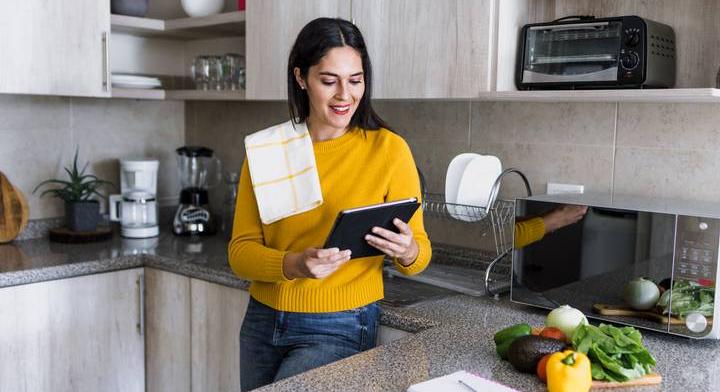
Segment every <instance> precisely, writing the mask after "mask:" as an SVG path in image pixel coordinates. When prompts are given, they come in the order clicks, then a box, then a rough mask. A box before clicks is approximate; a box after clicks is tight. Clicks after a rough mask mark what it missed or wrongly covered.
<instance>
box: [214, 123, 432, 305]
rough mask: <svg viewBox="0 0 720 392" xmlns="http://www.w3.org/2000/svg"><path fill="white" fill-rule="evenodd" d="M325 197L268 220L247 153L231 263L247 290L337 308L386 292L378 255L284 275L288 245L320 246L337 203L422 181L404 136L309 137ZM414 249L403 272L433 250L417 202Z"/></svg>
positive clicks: (409, 193)
mask: <svg viewBox="0 0 720 392" xmlns="http://www.w3.org/2000/svg"><path fill="white" fill-rule="evenodd" d="M313 149H314V151H315V161H316V165H317V170H318V174H319V177H320V187H321V189H322V196H323V204H322V205H321V206H320V207H317V208H315V209H313V210H310V211H307V212H304V213H301V214H298V215H293V216H290V217H288V218H285V219H282V220H280V221H277V222H274V223H272V224H269V225H264V224H262V222H261V221H260V216H259V213H258V208H257V202H256V200H255V194H254V193H253V189H252V184H251V179H250V173H249V170H248V165H247V161H246V162H244V163H243V167H242V172H241V175H240V184H239V186H238V197H237V208H236V210H235V211H236V212H235V219H234V222H233V234H232V239H231V240H230V244H229V247H228V257H229V262H230V267H231V268H232V270H233V271H234V272H235V274H237V275H238V276H239V277H241V278H244V279H248V280H250V281H252V283H251V284H250V294H251V295H252V297H253V298H255V299H256V300H257V301H259V302H261V303H263V304H265V305H268V306H270V307H272V308H274V309H277V310H282V311H294V312H336V311H341V310H348V309H352V308H356V307H359V306H364V305H367V304H369V303H372V302H374V301H377V300H379V299H382V298H383V284H382V263H383V256H374V257H365V258H358V259H352V260H350V261H349V262H347V263H346V264H344V265H343V266H342V267H340V268H339V269H338V270H337V271H335V272H334V273H333V274H332V275H330V276H328V277H326V278H324V279H309V278H303V279H292V280H289V279H287V278H286V277H285V276H284V275H283V272H282V266H283V258H284V257H285V255H286V254H287V253H288V252H302V251H303V250H305V249H306V248H309V247H315V248H320V247H322V245H323V243H324V242H325V239H326V237H327V235H328V233H329V232H330V229H331V228H332V224H333V222H334V220H335V217H336V215H337V213H338V212H339V211H340V210H343V209H348V208H353V207H360V206H364V205H369V204H376V203H382V202H385V201H392V200H398V199H403V198H408V197H417V198H418V200H420V197H421V195H420V181H419V179H418V175H417V171H416V168H415V162H414V160H413V157H412V154H411V152H410V148H409V147H408V145H407V143H405V141H404V140H403V139H402V138H401V137H400V136H398V135H396V134H394V133H392V132H390V131H388V130H385V129H380V130H378V131H364V130H360V129H353V130H351V131H348V132H347V133H345V134H344V135H343V136H340V137H338V138H335V139H332V140H327V141H322V142H317V143H313ZM409 224H410V227H411V228H412V231H413V233H414V238H415V240H416V241H417V243H418V247H419V254H418V257H417V259H416V260H415V262H414V263H412V264H410V265H409V266H407V267H404V266H402V265H401V264H400V263H398V262H397V261H396V262H395V268H397V269H398V270H399V271H400V272H402V273H404V274H407V275H413V274H417V273H419V272H420V271H422V270H423V269H425V267H426V266H427V265H428V262H429V261H430V257H431V255H432V250H431V247H430V240H429V239H428V236H427V233H426V232H425V228H424V225H423V216H422V211H421V210H418V211H417V212H416V213H415V215H414V216H413V218H412V219H411V220H410V222H409Z"/></svg>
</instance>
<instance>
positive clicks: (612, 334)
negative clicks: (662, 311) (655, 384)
mask: <svg viewBox="0 0 720 392" xmlns="http://www.w3.org/2000/svg"><path fill="white" fill-rule="evenodd" d="M572 345H573V347H574V348H575V350H576V351H579V352H582V353H585V354H587V356H588V358H590V362H591V372H592V377H593V379H594V380H604V381H619V382H623V381H628V380H633V379H636V378H640V377H642V376H644V375H646V374H649V373H651V372H652V369H653V368H654V367H655V358H653V356H652V355H651V354H650V352H648V350H647V348H645V346H643V344H642V335H641V334H640V332H639V331H638V330H637V329H635V328H633V327H623V328H617V327H613V326H612V325H607V324H600V326H599V327H595V326H592V325H581V326H579V327H578V328H577V329H576V330H575V333H574V334H573V337H572Z"/></svg>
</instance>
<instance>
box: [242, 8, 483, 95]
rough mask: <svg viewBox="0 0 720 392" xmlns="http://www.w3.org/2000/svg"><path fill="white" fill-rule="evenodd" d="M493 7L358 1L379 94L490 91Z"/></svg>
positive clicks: (375, 89)
mask: <svg viewBox="0 0 720 392" xmlns="http://www.w3.org/2000/svg"><path fill="white" fill-rule="evenodd" d="M493 10H494V7H493V0H452V1H444V2H440V3H439V2H437V1H435V0H392V1H387V0H362V1H353V3H352V17H353V19H354V20H355V23H356V24H357V26H358V27H359V28H360V31H362V33H363V36H364V38H365V43H366V45H367V47H368V50H369V52H370V59H371V60H372V64H373V98H475V97H478V96H479V94H480V93H481V92H484V91H490V89H491V85H492V83H491V82H492V77H493V74H492V71H491V65H492V56H491V48H492V45H491V42H492V36H493V32H494V28H493V23H494V17H493ZM248 33H249V34H252V32H251V31H250V30H248Z"/></svg>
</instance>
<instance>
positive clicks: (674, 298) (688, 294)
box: [657, 279, 715, 318]
mask: <svg viewBox="0 0 720 392" xmlns="http://www.w3.org/2000/svg"><path fill="white" fill-rule="evenodd" d="M714 300H715V288H714V287H708V286H702V285H700V284H699V283H697V282H693V281H689V280H683V279H680V280H676V281H675V282H674V283H673V287H672V289H670V290H667V291H665V292H664V293H663V295H661V296H660V299H659V300H658V303H657V305H658V306H659V307H661V308H662V310H663V314H671V315H673V316H680V317H681V318H684V317H685V316H686V315H687V314H688V313H693V312H697V313H700V314H702V315H703V316H712V315H713V308H714V307H715V302H714Z"/></svg>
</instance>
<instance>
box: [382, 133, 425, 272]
mask: <svg viewBox="0 0 720 392" xmlns="http://www.w3.org/2000/svg"><path fill="white" fill-rule="evenodd" d="M388 159H389V160H392V162H390V163H389V167H388V169H389V170H390V173H391V174H390V182H389V186H388V193H387V195H386V196H385V200H387V201H393V200H399V199H405V198H409V197H416V198H417V199H418V200H419V201H422V194H421V191H420V178H419V176H418V174H417V167H416V166H415V160H414V159H413V156H412V152H411V151H410V147H409V146H408V145H407V143H406V142H405V140H403V139H402V138H400V137H398V143H397V144H396V147H395V151H392V152H391V153H390V154H389V155H388ZM408 225H409V226H410V229H411V230H412V232H413V238H414V239H415V241H416V242H417V244H418V256H417V258H416V259H415V261H414V262H413V263H412V264H410V265H408V266H404V265H402V264H400V262H399V261H398V260H397V259H396V260H395V268H396V269H397V270H398V271H400V272H401V273H402V274H404V275H415V274H418V273H420V272H422V271H423V270H424V269H425V268H426V267H427V266H428V263H430V259H431V257H432V247H431V245H430V239H429V238H428V235H427V233H426V232H425V224H424V222H423V211H422V208H418V210H417V212H415V215H413V217H412V218H410V221H409V222H408Z"/></svg>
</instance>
